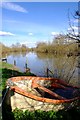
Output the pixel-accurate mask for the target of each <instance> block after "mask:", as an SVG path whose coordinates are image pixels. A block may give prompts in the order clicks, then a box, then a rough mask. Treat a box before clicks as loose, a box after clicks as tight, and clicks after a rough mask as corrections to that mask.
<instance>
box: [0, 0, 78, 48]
mask: <svg viewBox="0 0 80 120" xmlns="http://www.w3.org/2000/svg"><path fill="white" fill-rule="evenodd" d="M7 1H8V0H7ZM9 1H10V0H9ZM13 1H15V0H13ZM17 1H19V0H17ZM26 1H27V0H26ZM68 9H69V10H70V13H71V14H74V13H75V10H77V9H78V3H77V2H2V4H1V2H0V18H1V13H2V19H0V23H2V24H0V28H1V29H0V42H2V43H4V44H5V45H8V46H10V45H12V44H15V43H17V42H19V43H21V44H26V45H27V46H28V47H34V46H35V45H36V43H37V42H40V41H45V42H48V41H51V40H52V39H53V38H54V36H55V35H58V34H59V33H66V32H67V29H69V24H68ZM1 10H2V12H1ZM1 20H2V22H1ZM71 21H73V19H72V18H71ZM75 29H76V28H75Z"/></svg>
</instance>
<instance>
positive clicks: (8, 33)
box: [0, 31, 14, 36]
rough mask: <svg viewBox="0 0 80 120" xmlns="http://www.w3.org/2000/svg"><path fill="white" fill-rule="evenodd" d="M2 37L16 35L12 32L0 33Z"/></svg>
mask: <svg viewBox="0 0 80 120" xmlns="http://www.w3.org/2000/svg"><path fill="white" fill-rule="evenodd" d="M0 36H14V34H13V33H11V32H4V31H0Z"/></svg>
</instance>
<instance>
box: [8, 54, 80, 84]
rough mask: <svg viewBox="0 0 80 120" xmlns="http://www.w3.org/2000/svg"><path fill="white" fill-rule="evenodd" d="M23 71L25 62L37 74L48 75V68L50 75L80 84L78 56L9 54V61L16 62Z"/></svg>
mask: <svg viewBox="0 0 80 120" xmlns="http://www.w3.org/2000/svg"><path fill="white" fill-rule="evenodd" d="M14 60H15V61H16V66H17V67H18V68H19V69H20V71H21V72H25V64H26V63H27V67H28V68H30V71H31V72H32V73H34V74H35V75H37V76H43V77H45V76H47V72H46V71H47V68H48V69H49V70H50V71H51V72H52V73H53V74H52V73H50V72H49V76H52V77H57V78H60V79H63V80H65V81H67V82H68V83H71V84H75V85H78V86H80V81H79V76H78V74H79V68H78V57H76V56H71V57H67V55H53V54H44V53H35V52H28V53H11V54H9V55H7V62H8V63H10V64H14Z"/></svg>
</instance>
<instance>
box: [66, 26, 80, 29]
mask: <svg viewBox="0 0 80 120" xmlns="http://www.w3.org/2000/svg"><path fill="white" fill-rule="evenodd" d="M72 29H74V30H78V29H79V28H78V27H76V26H72V28H68V30H72Z"/></svg>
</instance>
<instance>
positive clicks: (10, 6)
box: [0, 2, 28, 13]
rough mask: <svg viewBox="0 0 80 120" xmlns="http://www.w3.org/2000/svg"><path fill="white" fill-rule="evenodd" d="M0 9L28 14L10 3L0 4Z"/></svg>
mask: <svg viewBox="0 0 80 120" xmlns="http://www.w3.org/2000/svg"><path fill="white" fill-rule="evenodd" d="M0 7H3V8H5V9H9V10H13V11H17V12H24V13H26V12H28V11H27V10H26V9H24V8H23V7H21V6H20V5H17V4H15V3H10V2H3V3H0Z"/></svg>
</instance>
